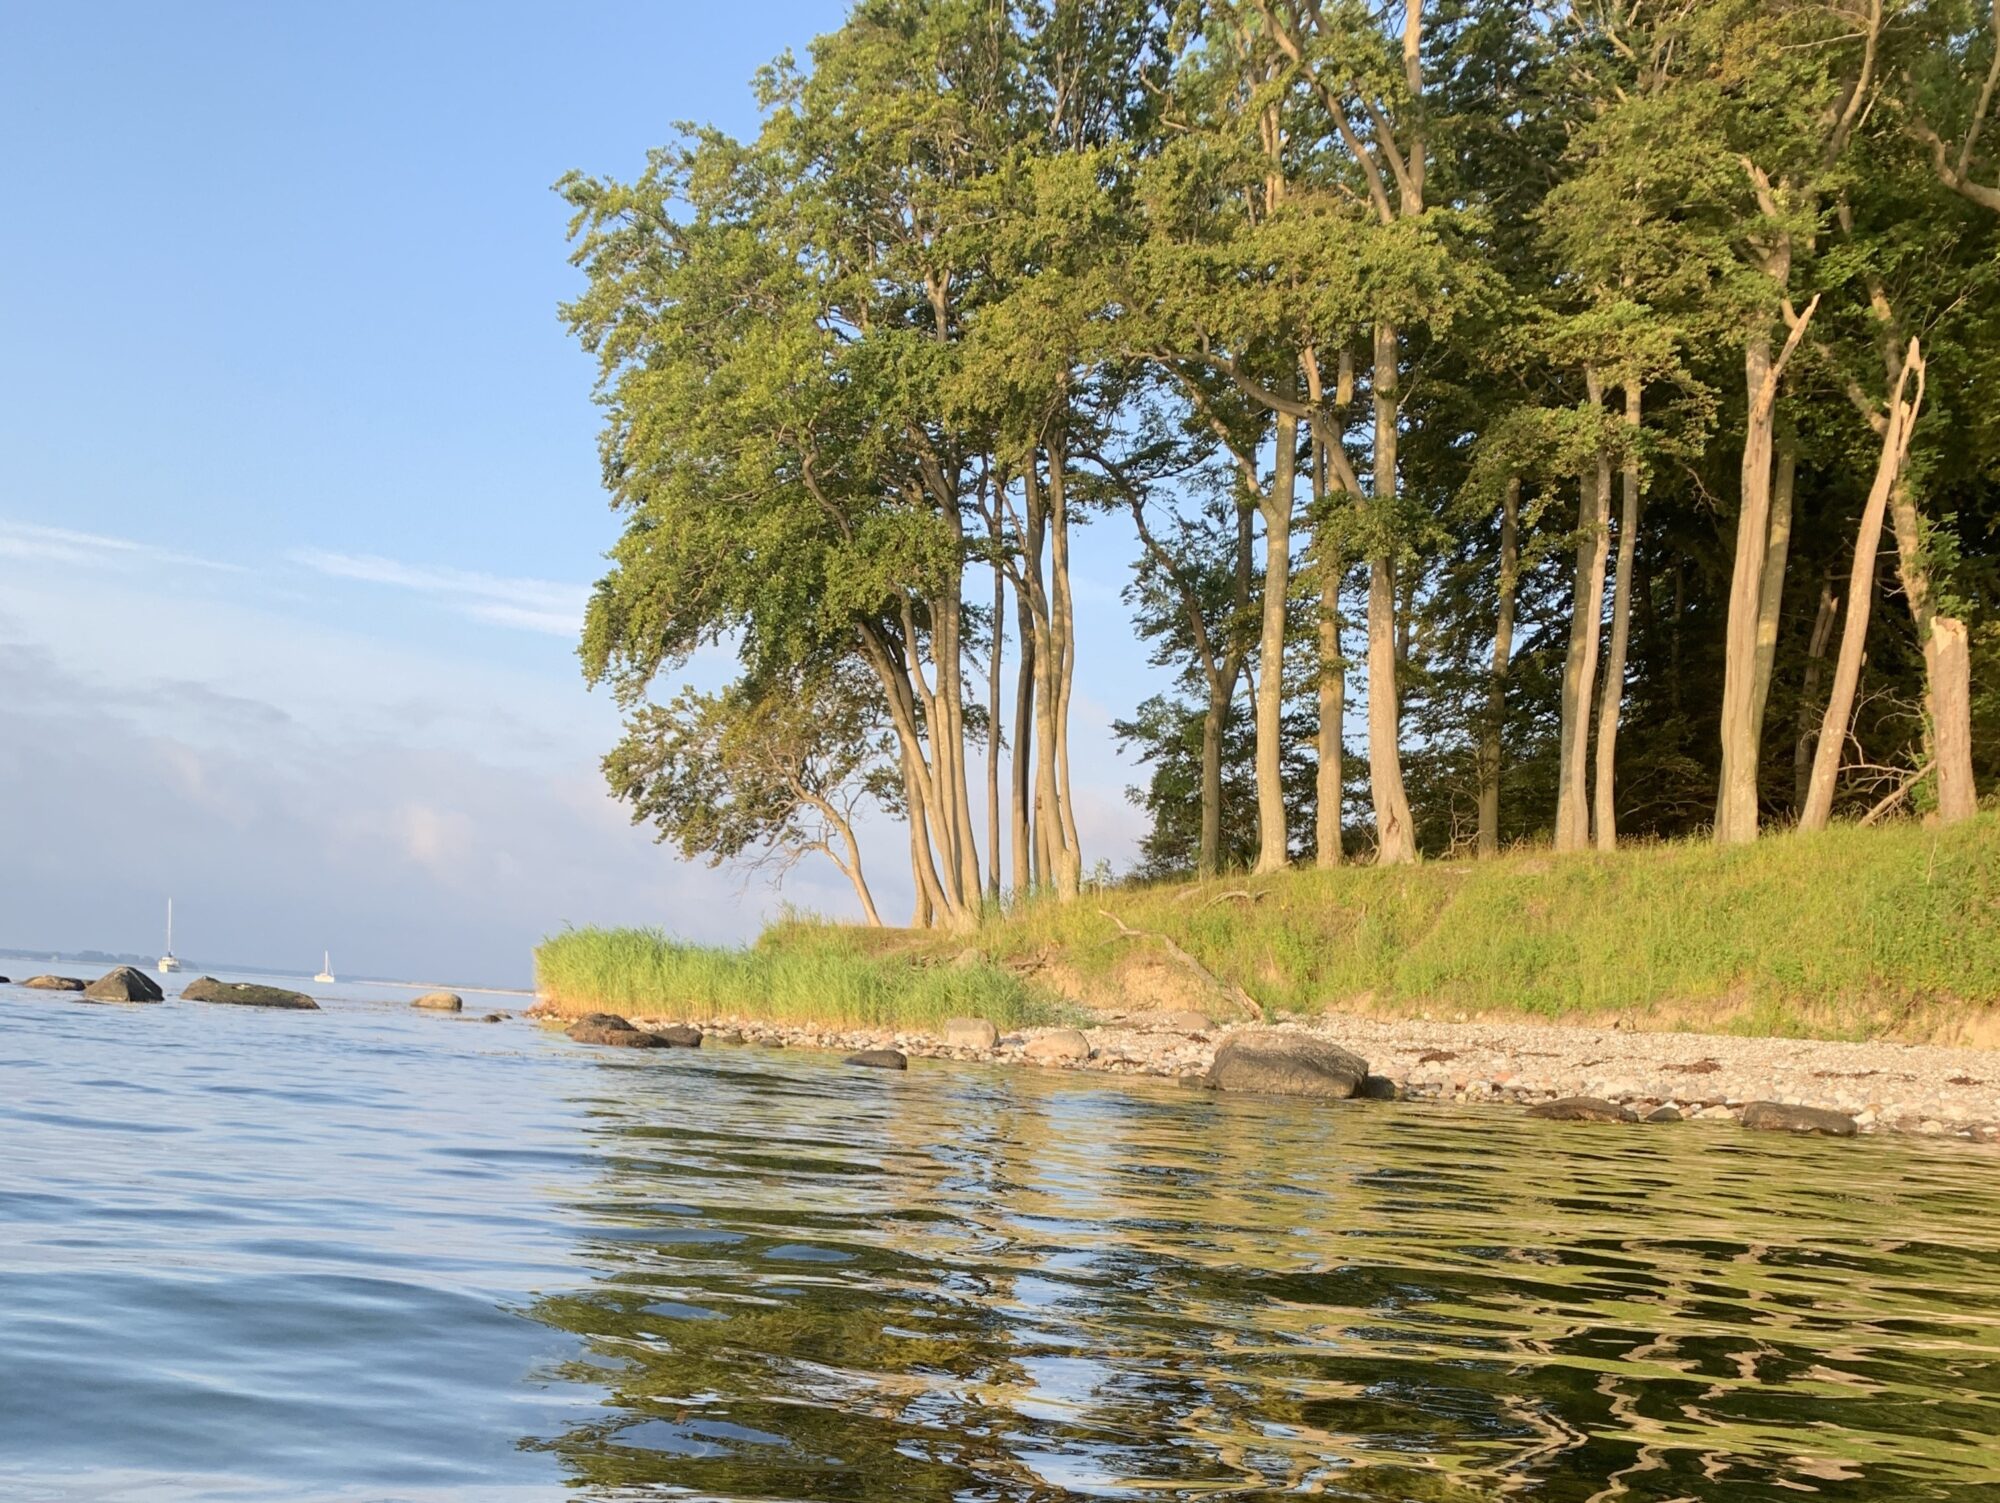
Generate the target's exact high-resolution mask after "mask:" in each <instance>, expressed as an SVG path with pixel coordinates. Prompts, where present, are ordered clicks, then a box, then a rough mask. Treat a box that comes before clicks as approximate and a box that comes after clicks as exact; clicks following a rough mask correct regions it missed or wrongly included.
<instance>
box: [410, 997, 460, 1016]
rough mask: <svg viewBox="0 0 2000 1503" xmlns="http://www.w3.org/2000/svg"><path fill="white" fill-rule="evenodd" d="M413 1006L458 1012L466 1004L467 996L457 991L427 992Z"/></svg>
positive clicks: (437, 1010) (433, 1010)
mask: <svg viewBox="0 0 2000 1503" xmlns="http://www.w3.org/2000/svg"><path fill="white" fill-rule="evenodd" d="M410 1006H412V1007H423V1008H428V1009H429V1010H430V1011H432V1012H458V1011H460V1010H461V1009H463V1008H464V1006H465V998H463V997H461V996H460V995H459V994H458V993H457V992H425V993H424V994H423V995H422V996H421V997H419V998H417V1000H416V1001H414V1002H412V1003H411V1004H410Z"/></svg>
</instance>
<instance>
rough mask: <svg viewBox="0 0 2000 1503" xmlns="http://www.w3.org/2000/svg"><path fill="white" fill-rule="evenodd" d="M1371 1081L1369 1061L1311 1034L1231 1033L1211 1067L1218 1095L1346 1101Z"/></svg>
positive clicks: (1212, 1087)
mask: <svg viewBox="0 0 2000 1503" xmlns="http://www.w3.org/2000/svg"><path fill="white" fill-rule="evenodd" d="M1367 1078H1368V1061H1367V1060H1365V1059H1363V1058H1362V1057H1361V1056H1360V1055H1358V1054H1355V1053H1352V1052H1351V1051H1349V1050H1346V1049H1343V1048H1341V1047H1340V1046H1339V1045H1338V1044H1333V1043H1328V1042H1327V1041H1326V1040H1325V1039H1320V1038H1314V1037H1313V1036H1312V1035H1310V1034H1303V1033H1283V1032H1278V1031H1276V1030H1271V1031H1252V1032H1244V1033H1232V1034H1231V1035H1230V1036H1229V1037H1228V1038H1227V1039H1225V1040H1224V1041H1223V1044H1222V1047H1221V1048H1220V1049H1218V1050H1217V1051H1216V1053H1215V1063H1214V1064H1212V1065H1210V1066H1209V1070H1208V1086H1209V1089H1210V1090H1215V1091H1254V1092H1257V1093H1260V1094H1262V1095H1266V1096H1310V1097H1316V1098H1319V1099H1322V1100H1327V1101H1345V1100H1347V1099H1348V1098H1349V1097H1351V1096H1353V1095H1354V1094H1355V1092H1357V1091H1359V1090H1360V1089H1361V1086H1362V1082H1364V1081H1365V1080H1367Z"/></svg>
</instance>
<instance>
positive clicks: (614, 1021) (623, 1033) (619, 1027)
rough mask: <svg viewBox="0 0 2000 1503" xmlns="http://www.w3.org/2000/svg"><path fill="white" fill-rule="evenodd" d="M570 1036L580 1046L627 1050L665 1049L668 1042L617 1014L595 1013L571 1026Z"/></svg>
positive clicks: (579, 1019)
mask: <svg viewBox="0 0 2000 1503" xmlns="http://www.w3.org/2000/svg"><path fill="white" fill-rule="evenodd" d="M567 1032H568V1034H569V1036H570V1037H571V1038H573V1039H575V1040H576V1041H577V1042H578V1043H579V1044H611V1045H615V1046H617V1047H619V1048H625V1049H664V1048H666V1047H667V1041H666V1040H665V1039H663V1038H660V1037H658V1036H657V1035H655V1034H651V1033H648V1032H646V1030H645V1029H643V1028H635V1027H633V1026H632V1024H631V1023H629V1022H627V1021H626V1020H625V1019H624V1018H621V1017H619V1016H618V1014H617V1013H615V1012H594V1013H591V1014H590V1015H589V1016H588V1017H582V1018H578V1019H577V1020H576V1021H575V1022H574V1023H572V1024H570V1025H569V1028H568V1030H567Z"/></svg>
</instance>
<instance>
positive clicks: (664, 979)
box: [535, 925, 1068, 1029]
mask: <svg viewBox="0 0 2000 1503" xmlns="http://www.w3.org/2000/svg"><path fill="white" fill-rule="evenodd" d="M813 927H814V928H815V929H816V930H818V931H819V933H820V935H821V939H820V942H819V943H816V944H814V945H811V946H800V947H776V946H769V945H759V946H755V947H752V948H750V949H719V948H711V947H706V946H701V945H690V944H683V943H680V942H679V941H676V940H673V939H670V938H669V937H668V936H667V935H665V934H663V933H662V932H660V931H659V930H657V929H571V930H567V931H565V932H564V933H562V934H558V935H555V936H554V937H552V938H550V939H547V940H544V941H543V942H542V944H541V945H540V946H539V947H538V948H537V949H536V951H535V982H536V990H537V991H538V992H539V993H540V995H541V999H542V1002H543V1004H544V1005H545V1006H547V1007H549V1008H550V1009H551V1010H554V1011H557V1012H562V1013H570V1014H574V1013H580V1012H594V1011H604V1012H617V1013H627V1014H641V1015H644V1014H667V1015H671V1016H673V1017H676V1018H684V1019H688V1020H702V1019H710V1018H724V1017H746V1018H756V1019H763V1020H768V1021H772V1022H786V1023H797V1024H801V1025H805V1024H818V1025H825V1026H837V1027H855V1028H860V1027H871V1028H881V1027H894V1028H932V1029H935V1028H937V1027H939V1026H940V1025H942V1024H943V1022H944V1021H945V1020H946V1019H947V1018H956V1017H976V1018H988V1019H990V1020H991V1021H992V1022H993V1023H995V1024H996V1025H998V1026H999V1027H1002V1028H1013V1027H1021V1026H1025V1025H1031V1024H1036V1023H1048V1022H1057V1021H1061V1020H1062V1019H1063V1018H1064V1017H1066V1016H1067V1015H1068V1010H1066V1009H1064V1008H1062V1007H1061V1006H1059V1005H1057V1004H1055V1003H1053V1002H1051V1001H1050V1000H1048V999H1046V998H1043V997H1040V996H1037V995H1035V994H1034V993H1032V992H1030V991H1029V990H1028V988H1026V987H1025V986H1023V985H1022V983H1021V982H1020V981H1019V980H1018V979H1017V978H1016V977H1014V976H1013V975H1011V974H1010V973H1008V972H1007V971H1005V970H1002V969H1000V968H998V967H996V966H993V965H988V964H984V963H936V964H930V963H921V962H916V961H913V959H912V958H911V957H907V956H904V957H884V956H879V955H874V954H870V953H868V951H867V948H866V946H865V945H864V944H862V943H860V942H859V939H858V936H859V935H860V932H861V931H858V930H853V929H841V928H835V927H833V926H830V925H829V926H819V925H815V926H813Z"/></svg>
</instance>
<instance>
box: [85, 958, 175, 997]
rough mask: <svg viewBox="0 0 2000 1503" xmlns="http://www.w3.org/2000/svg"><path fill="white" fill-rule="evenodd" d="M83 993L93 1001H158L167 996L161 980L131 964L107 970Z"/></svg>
mask: <svg viewBox="0 0 2000 1503" xmlns="http://www.w3.org/2000/svg"><path fill="white" fill-rule="evenodd" d="M83 994H84V995H85V996H86V997H88V998H90V1000H91V1001H93V1002H157V1001H159V1000H160V999H161V998H162V997H164V996H166V993H165V992H163V991H161V990H160V983H159V982H157V981H155V980H154V979H153V978H152V977H151V976H148V975H147V974H146V973H145V972H144V971H142V970H140V969H139V968H138V967H136V966H129V965H121V966H119V967H118V968H117V969H116V970H111V971H106V972H105V973H104V974H103V975H102V976H99V977H98V978H97V979H96V980H95V981H93V982H91V983H90V985H89V986H86V987H85V988H84V989H83Z"/></svg>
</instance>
